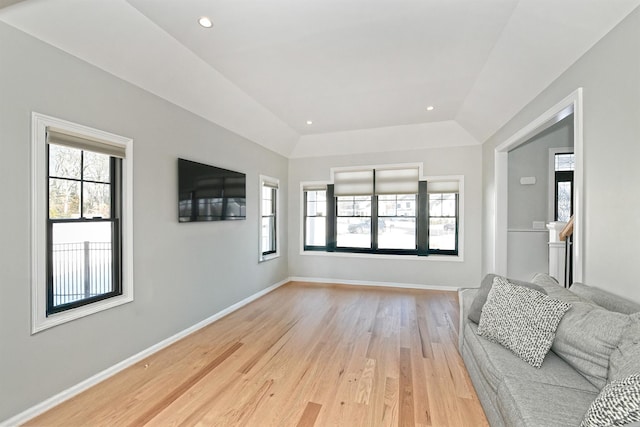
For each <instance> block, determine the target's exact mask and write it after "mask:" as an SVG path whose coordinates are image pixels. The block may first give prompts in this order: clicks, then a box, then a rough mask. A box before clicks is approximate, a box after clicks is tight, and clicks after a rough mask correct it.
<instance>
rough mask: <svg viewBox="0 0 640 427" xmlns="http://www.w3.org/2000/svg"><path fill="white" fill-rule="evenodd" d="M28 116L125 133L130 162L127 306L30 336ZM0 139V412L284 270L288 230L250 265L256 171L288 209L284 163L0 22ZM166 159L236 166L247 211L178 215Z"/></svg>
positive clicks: (30, 401)
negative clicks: (270, 252)
mask: <svg viewBox="0 0 640 427" xmlns="http://www.w3.org/2000/svg"><path fill="white" fill-rule="evenodd" d="M32 111H36V112H40V113H42V114H47V115H51V116H54V117H58V118H62V119H66V120H70V121H73V122H76V123H80V124H84V125H87V126H91V127H94V128H97V129H101V130H106V131H109V132H113V133H116V134H120V135H124V136H127V137H131V138H133V139H134V150H133V151H134V157H135V165H134V218H133V222H134V254H133V260H134V293H135V301H134V302H132V303H129V304H126V305H123V306H120V307H117V308H115V309H111V310H107V311H104V312H101V313H97V314H94V315H91V316H88V317H85V318H82V319H79V320H76V321H73V322H71V323H66V324H64V325H61V326H57V327H54V328H52V329H48V330H46V331H43V332H40V333H38V334H36V335H31V333H30V330H31V325H30V312H31V301H30V286H31V284H30V268H31V264H30V249H29V248H30V188H31V187H30V140H31V131H30V127H31V112H32ZM0 144H1V152H2V157H1V158H0V197H1V200H2V204H1V205H0V207H1V211H0V213H1V216H0V236H2V237H1V239H2V245H1V246H0V295H1V296H0V316H1V319H0V346H1V347H0V396H2V397H1V398H0V420H3V419H6V418H9V417H10V416H13V415H15V414H17V413H19V412H21V411H23V410H25V409H27V408H29V407H30V406H32V405H34V404H37V403H39V402H41V401H43V400H44V399H46V398H48V397H50V396H52V395H54V394H56V393H58V392H60V391H62V390H65V389H67V388H68V387H70V386H72V385H75V384H77V383H78V382H80V381H82V380H84V379H86V378H88V377H90V376H91V375H93V374H96V373H97V372H100V371H101V370H103V369H105V368H108V367H110V366H112V365H114V364H116V363H117V362H120V361H121V360H123V359H125V358H127V357H129V356H131V355H133V354H135V353H137V352H139V351H141V350H143V349H145V348H148V347H149V346H151V345H153V344H156V343H158V342H159V341H161V340H163V339H165V338H167V337H169V336H171V335H173V334H175V333H177V332H179V331H182V330H184V329H185V328H187V327H189V326H192V325H194V324H195V323H197V322H199V321H201V320H203V319H205V318H207V317H209V316H211V315H213V314H215V313H217V312H218V311H220V310H222V309H224V308H226V307H228V306H230V305H232V304H234V303H236V302H238V301H240V300H242V299H243V298H246V297H248V296H250V295H252V294H254V293H256V292H258V291H260V290H261V289H264V288H266V287H268V286H269V285H272V284H274V283H277V282H279V281H281V280H283V279H285V278H286V277H288V265H287V256H286V254H287V252H288V249H287V242H288V237H287V228H286V227H281V234H280V243H281V245H282V246H281V253H282V254H283V255H282V256H281V257H280V258H278V259H276V260H272V261H268V262H265V263H261V264H258V262H257V260H258V230H259V225H258V186H259V184H258V179H259V178H258V175H259V174H265V175H269V176H273V177H277V178H279V179H280V183H281V185H282V191H281V197H282V200H281V202H282V206H283V207H284V206H287V194H288V190H287V181H288V176H287V173H288V170H287V159H285V158H283V157H282V156H279V155H277V154H274V153H273V152H270V151H268V150H266V149H264V148H262V147H260V146H258V145H256V144H254V143H252V142H249V141H247V140H245V139H243V138H241V137H239V136H237V135H235V134H233V133H231V132H228V131H226V130H224V129H222V128H220V127H218V126H216V125H214V124H211V123H210V122H207V121H205V120H203V119H201V118H199V117H197V116H195V115H193V114H191V113H188V112H186V111H184V110H182V109H180V108H179V107H176V106H174V105H172V104H169V103H168V102H165V101H163V100H161V99H160V98H157V97H156V96H154V95H151V94H149V93H147V92H144V91H142V90H140V89H138V88H136V87H134V86H132V85H130V84H128V83H125V82H123V81H121V80H119V79H117V78H115V77H113V76H111V75H109V74H107V73H104V72H102V71H100V70H98V69H97V68H94V67H93V66H91V65H88V64H86V63H84V62H82V61H79V60H78V59H76V58H74V57H72V56H70V55H67V54H65V53H63V52H61V51H59V50H57V49H55V48H52V47H50V46H48V45H46V44H43V43H42V42H40V41H37V40H36V39H34V38H32V37H30V36H27V35H25V34H23V33H21V32H19V31H17V30H15V29H13V28H11V27H9V26H7V25H5V24H2V23H0ZM177 157H185V158H189V159H193V160H197V161H201V162H204V163H209V164H213V165H216V166H221V167H225V168H228V169H233V170H238V171H242V172H245V173H246V174H247V196H248V201H247V220H246V221H229V222H219V223H195V224H178V222H177V188H176V180H177V170H176V165H177V161H176V158H177ZM281 221H282V223H281V224H287V212H286V209H283V212H282V217H281ZM42 285H43V286H44V284H42Z"/></svg>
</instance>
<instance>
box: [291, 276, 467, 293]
mask: <svg viewBox="0 0 640 427" xmlns="http://www.w3.org/2000/svg"><path fill="white" fill-rule="evenodd" d="M289 280H291V281H292V282H310V283H332V284H337V285H353V286H378V287H382V288H400V289H426V290H433V291H458V289H460V287H459V286H439V285H423V284H417V283H398V282H370V281H366V280H346V279H335V278H332V279H325V278H321V277H290V278H289Z"/></svg>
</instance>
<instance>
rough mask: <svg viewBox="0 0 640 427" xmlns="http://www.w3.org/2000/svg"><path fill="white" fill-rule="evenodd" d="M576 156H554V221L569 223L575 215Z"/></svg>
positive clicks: (572, 154) (564, 154) (569, 154)
mask: <svg viewBox="0 0 640 427" xmlns="http://www.w3.org/2000/svg"><path fill="white" fill-rule="evenodd" d="M575 164H576V159H575V154H574V153H561V154H555V156H554V170H555V174H554V220H555V221H562V222H569V219H570V218H571V215H573V171H574V170H575Z"/></svg>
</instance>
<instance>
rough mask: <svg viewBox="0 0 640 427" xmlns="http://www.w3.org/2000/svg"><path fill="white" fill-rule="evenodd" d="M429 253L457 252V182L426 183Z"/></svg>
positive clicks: (451, 253)
mask: <svg viewBox="0 0 640 427" xmlns="http://www.w3.org/2000/svg"><path fill="white" fill-rule="evenodd" d="M427 193H428V202H429V206H428V211H429V212H428V213H429V219H428V221H429V222H428V224H429V246H428V248H429V253H430V254H447V255H456V254H457V253H458V225H459V224H458V183H457V182H454V181H453V182H433V183H429V182H428V183H427Z"/></svg>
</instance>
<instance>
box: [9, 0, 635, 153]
mask: <svg viewBox="0 0 640 427" xmlns="http://www.w3.org/2000/svg"><path fill="white" fill-rule="evenodd" d="M5 2H6V3H13V1H7V0H5ZM638 5H640V0H269V1H265V0H262V1H260V0H237V1H228V0H226V1H225V0H126V1H125V0H47V1H41V0H26V1H22V2H18V3H17V4H14V5H12V6H9V7H6V8H4V9H2V10H0V20H2V21H4V22H6V23H8V24H9V25H12V26H15V27H17V28H19V29H21V30H23V31H25V32H27V33H29V34H32V35H33V36H35V37H37V38H40V39H42V40H44V41H46V42H47V43H50V44H52V45H54V46H56V47H58V48H60V49H62V50H64V51H67V52H69V53H70V54H72V55H75V56H77V57H79V58H81V59H83V60H85V61H87V62H89V63H92V64H94V65H96V66H98V67H100V68H102V69H104V70H106V71H108V72H110V73H112V74H114V75H116V76H118V77H120V78H122V79H125V80H127V81H129V82H131V83H133V84H135V85H137V86H140V87H142V88H143V89H146V90H148V91H150V92H152V93H155V94H156V95H158V96H160V97H162V98H164V99H166V100H168V101H170V102H173V103H175V104H177V105H179V106H181V107H183V108H186V109H188V110H190V111H192V112H194V113H196V114H198V115H200V116H202V117H204V118H206V119H208V120H210V121H212V122H215V123H218V124H219V125H221V126H223V127H225V128H228V129H229V130H232V131H234V132H236V133H239V134H240V135H243V136H245V137H247V138H249V139H251V140H253V141H255V142H257V143H259V144H262V145H264V146H266V147H268V148H270V149H272V150H274V151H276V152H279V153H281V154H283V155H285V156H290V157H298V156H315V155H325V154H344V153H358V152H362V151H386V150H390V149H410V148H420V147H432V146H450V145H469V144H479V143H482V142H484V141H485V140H486V139H487V138H488V137H489V136H491V135H492V134H493V133H494V132H495V131H496V130H498V129H499V128H500V126H502V125H503V124H504V123H506V122H507V121H508V120H509V119H510V118H511V117H512V116H513V115H514V114H516V113H517V112H518V111H519V110H520V109H521V108H522V107H523V106H525V105H526V104H527V103H528V102H530V101H531V100H532V99H533V98H534V97H535V96H536V95H537V94H539V93H540V92H541V91H542V90H543V89H544V88H545V87H546V86H548V85H549V84H550V83H551V82H552V81H553V80H554V79H555V78H557V77H558V76H559V75H560V74H561V73H562V72H563V71H564V70H566V69H567V68H568V67H569V66H570V65H571V64H572V63H573V62H575V61H576V60H577V59H578V58H579V57H580V56H581V55H582V54H584V53H585V52H586V51H587V50H588V49H589V48H590V47H591V46H593V45H594V44H595V43H596V42H597V41H598V40H599V39H600V38H602V37H603V36H604V35H605V34H606V33H607V32H608V31H610V30H611V29H612V28H613V27H614V26H615V25H616V24H617V23H619V22H620V21H621V20H622V19H623V18H624V17H625V16H626V15H628V14H629V13H630V12H631V11H632V10H633V9H634V8H635V7H638ZM201 16H208V17H209V18H211V20H212V21H213V27H212V28H210V29H205V28H203V27H201V26H200V25H198V22H197V21H198V18H200V17H201ZM428 106H433V109H432V110H431V111H428V110H427V107H428ZM308 121H311V122H312V123H311V124H308V123H307V122H308Z"/></svg>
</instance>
